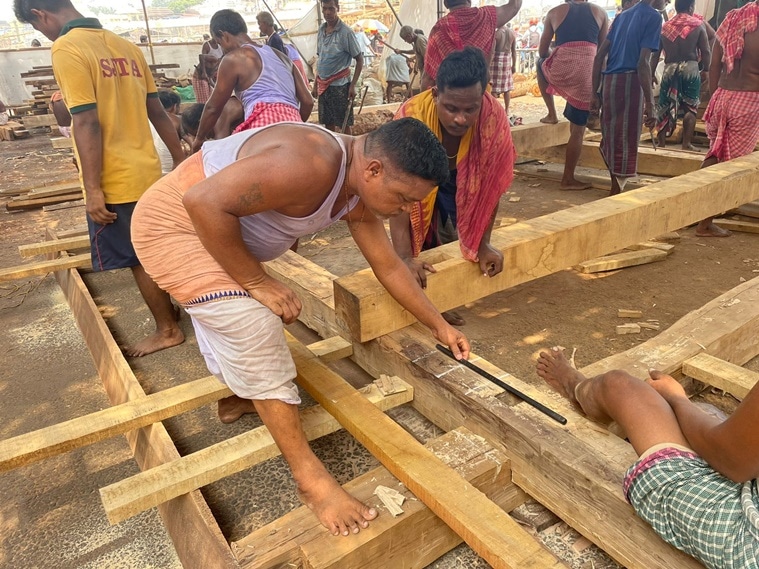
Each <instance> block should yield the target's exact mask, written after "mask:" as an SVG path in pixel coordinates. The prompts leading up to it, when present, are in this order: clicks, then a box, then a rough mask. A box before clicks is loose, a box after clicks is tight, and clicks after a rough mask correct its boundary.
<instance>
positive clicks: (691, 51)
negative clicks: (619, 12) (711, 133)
mask: <svg viewBox="0 0 759 569" xmlns="http://www.w3.org/2000/svg"><path fill="white" fill-rule="evenodd" d="M695 9H696V0H675V10H677V15H676V16H675V17H674V18H672V19H670V20H669V21H667V22H665V23H664V25H663V26H662V30H661V47H662V50H663V51H664V53H665V56H664V73H663V74H662V78H661V85H660V91H659V105H658V109H657V128H658V130H659V134H658V137H659V146H661V147H664V145H665V143H666V138H667V137H668V136H670V135H671V134H672V132H674V130H675V126H677V119H678V117H679V116H682V118H683V150H695V148H693V144H692V141H693V133H694V131H695V130H696V114H697V113H698V105H699V103H700V102H701V83H702V81H703V82H706V81H707V80H708V73H709V63H710V61H711V58H712V51H711V48H710V47H709V38H708V36H707V32H706V26H705V23H704V21H703V18H700V17H699V16H694V15H693V12H694V10H695ZM662 50H660V51H662ZM699 61H701V62H702V65H703V69H702V70H699ZM658 62H659V58H658V57H652V58H651V71H652V73H653V72H654V70H655V69H656V65H657V64H658Z"/></svg>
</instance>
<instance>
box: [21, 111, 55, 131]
mask: <svg viewBox="0 0 759 569" xmlns="http://www.w3.org/2000/svg"><path fill="white" fill-rule="evenodd" d="M21 118H22V120H23V121H24V126H25V127H26V128H37V127H40V126H52V125H54V124H58V122H57V120H56V118H55V115H53V114H48V115H26V116H24V117H21Z"/></svg>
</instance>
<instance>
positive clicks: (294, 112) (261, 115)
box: [232, 103, 303, 134]
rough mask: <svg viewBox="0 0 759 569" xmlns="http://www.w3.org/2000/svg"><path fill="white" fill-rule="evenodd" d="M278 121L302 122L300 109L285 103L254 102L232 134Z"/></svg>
mask: <svg viewBox="0 0 759 569" xmlns="http://www.w3.org/2000/svg"><path fill="white" fill-rule="evenodd" d="M278 122H303V119H302V118H301V116H300V111H299V110H298V109H296V108H295V107H293V106H290V105H286V104H285V103H256V104H255V105H254V106H253V111H252V112H251V113H250V115H248V118H246V119H245V120H244V121H243V122H242V124H241V125H240V126H238V127H237V128H236V129H235V130H234V132H233V133H232V134H237V133H238V132H242V131H243V130H250V129H251V128H258V127H260V126H266V125H269V124H274V123H278Z"/></svg>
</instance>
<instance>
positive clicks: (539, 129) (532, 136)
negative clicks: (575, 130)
mask: <svg viewBox="0 0 759 569" xmlns="http://www.w3.org/2000/svg"><path fill="white" fill-rule="evenodd" d="M511 140H512V141H513V142H514V148H516V151H517V154H519V155H520V156H524V155H525V154H526V153H528V152H532V150H533V149H536V148H545V147H547V146H559V145H562V144H566V142H567V140H569V122H568V121H565V120H561V121H559V122H558V123H556V124H544V123H531V124H524V125H519V126H512V127H511Z"/></svg>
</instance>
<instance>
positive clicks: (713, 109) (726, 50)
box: [696, 2, 759, 237]
mask: <svg viewBox="0 0 759 569" xmlns="http://www.w3.org/2000/svg"><path fill="white" fill-rule="evenodd" d="M758 19H759V3H757V2H750V3H748V4H746V5H745V6H743V8H739V9H738V10H733V11H732V12H729V13H728V15H727V16H726V17H725V19H724V21H723V22H722V25H721V26H720V27H719V29H718V30H717V42H716V43H715V44H714V51H713V52H712V62H711V67H710V68H709V89H711V91H712V96H711V99H710V101H709V106H708V107H707V109H706V113H705V114H704V122H705V123H706V134H707V135H708V136H709V152H708V153H707V154H706V160H704V163H703V164H701V167H702V168H707V167H709V166H713V165H714V164H716V163H717V162H726V161H727V160H732V159H733V158H738V157H739V156H745V155H747V154H751V153H752V152H753V151H754V148H756V144H757V142H759V113H757V109H759V30H757V20H758ZM713 220H714V218H713V217H708V218H706V219H704V220H703V221H701V222H700V223H699V224H698V227H696V235H698V236H699V237H727V236H729V235H730V232H729V231H728V230H727V229H722V228H721V227H718V226H716V225H715V224H714V222H713Z"/></svg>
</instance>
